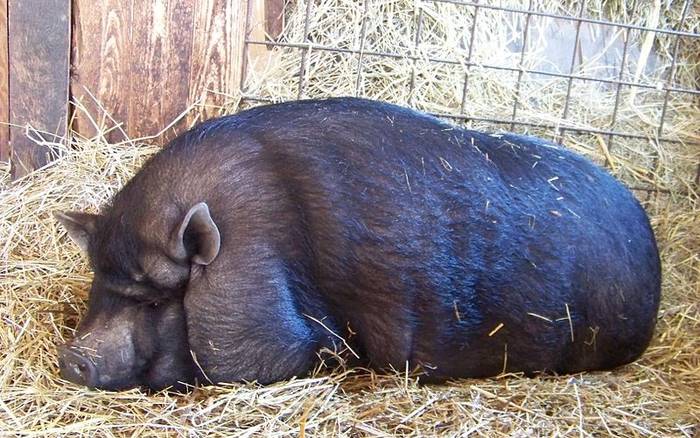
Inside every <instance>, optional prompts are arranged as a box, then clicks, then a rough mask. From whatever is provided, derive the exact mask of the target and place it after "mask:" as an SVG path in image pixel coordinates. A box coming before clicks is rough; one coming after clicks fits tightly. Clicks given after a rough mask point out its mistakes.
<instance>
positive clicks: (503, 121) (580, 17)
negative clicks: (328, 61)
mask: <svg viewBox="0 0 700 438" xmlns="http://www.w3.org/2000/svg"><path fill="white" fill-rule="evenodd" d="M371 1H372V0H364V1H363V2H362V3H363V5H360V4H358V8H360V7H362V8H363V18H362V24H361V29H360V36H359V44H358V46H357V47H356V48H343V47H332V46H327V45H323V44H316V43H314V42H312V41H310V39H309V31H310V17H311V10H312V7H313V1H312V0H308V1H307V2H306V9H305V16H304V40H303V41H299V42H280V41H270V40H265V41H260V40H255V39H251V38H250V36H249V35H246V40H245V47H244V51H245V52H246V53H245V54H244V55H245V56H246V57H247V51H248V49H249V47H250V46H251V45H265V46H267V47H281V48H290V49H297V50H299V51H301V61H300V66H299V74H298V78H299V79H298V90H297V98H298V99H301V98H303V97H304V91H305V88H306V85H307V82H308V79H309V78H308V75H307V72H306V64H307V59H308V56H309V54H310V53H311V51H322V52H331V53H338V54H352V55H357V56H358V67H357V73H356V80H355V87H354V94H355V96H358V97H359V96H361V83H362V69H363V60H364V58H365V57H367V56H376V57H387V58H394V59H405V60H410V61H412V62H413V63H416V62H418V61H419V60H420V61H427V62H430V63H435V64H446V65H458V66H463V67H464V68H465V73H464V81H463V85H462V89H463V93H462V100H461V104H460V111H459V112H457V113H435V112H432V113H431V114H432V115H434V116H437V117H441V118H447V119H453V120H459V121H464V122H469V121H476V122H485V123H492V124H495V125H507V126H509V127H510V129H511V130H514V129H515V128H516V127H517V126H519V127H533V128H540V129H546V130H550V131H551V132H552V133H553V137H554V139H555V141H557V142H559V143H561V142H562V140H563V136H564V134H565V133H573V134H599V135H604V136H606V137H607V143H608V149H609V151H611V150H612V147H613V141H614V139H615V138H616V137H617V138H627V139H643V140H649V136H648V135H642V134H639V133H635V132H626V131H620V130H617V129H616V125H617V120H618V110H619V106H620V96H621V90H622V89H623V87H631V88H638V89H642V90H655V91H659V92H663V94H664V98H663V104H662V109H661V115H660V118H659V120H658V123H657V127H656V138H654V139H651V140H653V141H656V142H658V143H680V141H679V140H677V139H674V138H669V137H665V136H664V135H663V128H664V123H665V122H666V116H667V109H668V103H669V100H670V98H671V97H672V96H674V95H677V96H681V95H685V96H694V97H695V98H700V89H690V88H683V87H678V86H675V85H674V79H675V75H676V70H677V64H676V60H677V55H678V48H679V45H680V41H681V38H691V39H697V38H700V33H693V32H687V31H683V30H682V29H683V25H684V23H685V21H686V19H687V17H688V14H689V13H691V10H692V3H693V2H692V0H684V3H683V9H682V12H681V17H680V20H679V21H678V24H677V26H676V27H675V28H673V29H667V28H655V27H646V26H641V25H635V24H628V23H620V22H613V21H607V20H601V19H594V18H588V17H585V16H584V12H585V10H586V1H585V0H582V1H581V3H580V5H579V9H578V11H577V14H576V15H575V16H574V15H562V14H556V13H550V12H544V11H537V10H533V8H532V6H533V0H528V7H527V9H521V8H514V7H508V6H499V5H492V4H487V3H480V2H479V0H475V1H466V0H423V2H422V3H448V4H453V5H458V6H460V7H465V8H472V10H473V14H474V15H473V17H474V19H473V22H472V25H471V29H470V34H469V35H470V36H469V46H468V49H467V56H466V59H460V60H453V59H446V58H439V57H430V56H428V57H426V56H417V55H414V54H411V53H405V54H399V53H392V52H385V51H373V50H366V49H365V42H366V36H367V35H366V31H367V20H368V18H369V17H368V8H369V5H370V3H371ZM480 10H494V11H503V12H509V13H513V14H520V15H523V16H524V17H525V24H524V30H523V42H522V49H521V53H520V65H519V66H517V67H512V66H503V65H495V64H489V63H483V62H475V61H474V60H473V59H472V53H473V47H474V36H475V29H476V27H477V23H478V15H479V11H480ZM423 11H424V9H423V8H418V18H417V26H416V33H415V38H414V47H413V49H414V52H415V51H417V49H418V47H419V45H420V41H421V31H422V28H423V19H424V12H423ZM533 16H537V17H547V18H552V19H558V20H567V21H572V22H574V25H575V28H576V33H575V37H574V47H573V50H572V53H571V62H570V66H569V71H568V73H560V72H554V71H545V70H541V69H532V68H530V69H529V68H525V67H524V66H523V61H524V59H525V51H526V47H527V42H528V41H527V38H528V29H529V25H530V18H531V17H533ZM249 18H250V16H249V17H248V19H249ZM582 23H588V24H592V25H598V26H610V27H612V28H616V29H622V30H623V32H624V39H623V50H622V56H621V61H620V66H619V68H618V69H617V70H618V74H617V77H616V78H615V79H611V78H599V77H592V76H587V75H580V74H575V73H574V71H575V68H576V59H577V51H578V50H579V44H580V30H581V25H582ZM246 26H248V24H246ZM631 31H644V32H653V33H655V34H661V35H668V36H672V37H673V38H674V41H673V44H672V46H673V52H672V59H671V66H670V69H669V73H668V75H667V77H666V79H665V80H664V81H663V84H662V85H660V84H659V83H651V82H644V81H641V80H635V81H629V80H624V79H623V77H624V67H625V65H626V62H627V56H628V49H629V43H630V39H631V38H630V32H631ZM475 66H478V67H479V68H481V69H485V70H494V71H507V72H513V73H517V82H516V84H515V94H514V98H513V104H512V111H511V114H510V117H508V118H494V117H480V116H476V115H473V114H469V115H468V114H466V111H465V104H466V101H467V92H468V89H469V78H470V74H469V72H470V69H471V68H472V67H475ZM244 69H245V67H244ZM525 74H531V75H541V76H543V77H551V78H560V79H566V80H567V88H566V90H567V91H566V97H565V101H564V108H563V112H562V114H561V120H562V121H564V122H566V121H567V120H568V116H569V107H570V101H571V89H572V84H573V81H574V80H580V81H590V82H593V83H598V84H606V85H612V86H614V87H615V104H614V107H613V112H612V115H611V123H610V125H609V128H608V129H598V128H591V127H580V126H562V124H561V123H557V124H552V123H543V122H542V123H541V122H532V121H525V120H520V119H518V102H519V101H520V89H521V84H522V81H523V76H524V75H525ZM245 75H246V71H244V72H243V75H242V76H243V78H242V81H241V85H243V84H244V83H245ZM415 88H416V77H415V69H413V70H412V74H411V79H410V90H409V101H408V104H409V105H411V104H412V98H413V95H414V90H415ZM242 100H243V101H245V100H248V101H253V102H272V99H270V98H265V97H261V96H255V95H247V94H245V92H244V93H243V95H242ZM686 143H687V142H686ZM698 146H699V147H700V143H698ZM605 164H606V166H609V165H610V163H609V162H608V160H607V158H606V162H605ZM695 182H696V184H700V163H698V166H697V171H696V176H695ZM632 188H633V189H634V190H642V191H646V192H649V193H653V192H657V193H665V194H669V193H671V192H670V191H669V190H665V189H661V188H658V187H656V186H635V187H632Z"/></svg>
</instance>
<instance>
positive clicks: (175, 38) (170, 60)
mask: <svg viewBox="0 0 700 438" xmlns="http://www.w3.org/2000/svg"><path fill="white" fill-rule="evenodd" d="M168 23H169V37H168V48H167V53H168V55H167V56H166V57H165V63H164V65H163V69H164V78H165V82H164V83H165V87H164V94H163V97H162V101H163V109H162V114H161V126H160V129H163V128H165V126H166V125H167V124H169V123H170V122H172V121H173V120H174V119H175V118H176V117H177V116H179V115H180V114H181V113H182V112H183V111H185V110H186V109H187V108H188V107H189V106H190V105H191V104H192V102H191V101H190V100H189V95H190V84H189V81H188V79H189V75H190V63H191V60H192V39H193V38H192V29H193V26H194V4H193V3H192V2H188V1H177V0H175V1H170V2H169V3H168ZM187 122H188V119H187V118H186V119H183V120H182V121H181V122H180V123H178V124H177V125H175V126H173V127H172V128H171V129H169V130H168V132H166V133H165V134H164V136H163V142H167V141H169V140H171V139H172V138H174V137H175V136H176V135H177V134H179V133H180V132H182V131H183V130H184V129H185V128H187Z"/></svg>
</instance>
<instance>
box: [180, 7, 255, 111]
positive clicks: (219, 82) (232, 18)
mask: <svg viewBox="0 0 700 438" xmlns="http://www.w3.org/2000/svg"><path fill="white" fill-rule="evenodd" d="M247 3H248V2H247V1H243V0H240V1H237V0H209V1H201V2H197V4H196V6H195V10H194V28H193V32H192V35H193V37H194V41H193V46H192V64H191V69H190V78H189V82H190V101H191V102H195V101H202V102H203V103H204V104H205V105H206V108H205V109H204V111H203V115H204V117H211V116H215V115H217V114H218V113H219V112H220V107H221V105H222V104H223V103H224V102H225V100H226V99H227V98H229V97H233V96H237V95H238V93H239V90H240V82H241V73H242V62H243V44H244V42H245V17H246V12H247V9H248V4H247ZM210 91H214V92H215V93H211V92H210Z"/></svg>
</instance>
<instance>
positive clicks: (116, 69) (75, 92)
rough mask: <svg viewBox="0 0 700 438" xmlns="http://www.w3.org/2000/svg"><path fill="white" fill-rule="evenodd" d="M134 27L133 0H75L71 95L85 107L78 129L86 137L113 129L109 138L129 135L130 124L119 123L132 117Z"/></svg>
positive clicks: (79, 112)
mask: <svg viewBox="0 0 700 438" xmlns="http://www.w3.org/2000/svg"><path fill="white" fill-rule="evenodd" d="M130 28H131V4H130V2H129V1H124V0H102V1H99V2H95V1H94V0H73V43H72V44H73V65H72V68H71V94H72V96H71V97H72V99H73V100H74V101H75V102H77V106H78V107H79V108H78V109H77V110H76V111H75V114H74V120H73V125H72V129H73V130H75V131H76V132H77V133H79V134H81V135H83V136H85V137H88V138H89V137H93V136H94V135H95V134H96V133H97V132H98V131H99V132H104V131H105V129H107V130H109V132H108V133H107V135H106V138H107V140H108V141H121V140H124V137H125V135H124V133H123V132H124V131H123V130H125V129H126V127H125V126H123V127H122V128H121V129H115V124H116V123H123V122H125V121H126V119H127V115H128V106H129V105H128V104H129V102H128V100H127V99H126V97H128V91H129V90H130V85H131V78H130V75H129V74H128V73H129V68H128V67H129V59H130V58H131V57H137V56H138V55H137V54H133V53H131V46H130ZM95 99H97V101H98V102H99V105H98V104H97V103H96V102H95ZM100 106H102V107H103V108H104V110H103V109H101V108H100ZM105 110H106V112H107V113H108V114H109V117H107V116H106V115H105V114H104V111H105Z"/></svg>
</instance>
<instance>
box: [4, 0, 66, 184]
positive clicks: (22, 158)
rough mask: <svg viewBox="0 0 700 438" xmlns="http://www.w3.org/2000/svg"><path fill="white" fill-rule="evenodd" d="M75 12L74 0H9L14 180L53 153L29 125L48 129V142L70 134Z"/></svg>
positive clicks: (44, 137)
mask: <svg viewBox="0 0 700 438" xmlns="http://www.w3.org/2000/svg"><path fill="white" fill-rule="evenodd" d="M38 11H41V13H38ZM69 15H70V1H69V0H9V2H8V46H9V55H8V64H9V72H10V73H9V78H10V79H9V87H10V93H9V119H10V123H11V124H12V125H17V127H15V126H13V127H11V128H10V144H11V147H12V158H11V159H12V176H13V178H18V177H21V176H23V175H25V174H26V173H27V172H29V171H31V170H33V169H36V168H38V167H41V166H43V165H44V164H46V163H47V162H48V160H49V157H50V155H51V151H50V149H49V148H47V147H44V146H38V145H37V144H36V143H34V142H33V141H32V140H30V139H29V138H28V137H27V136H26V135H25V129H24V126H31V127H32V128H34V129H36V130H38V131H42V132H43V133H44V134H41V137H42V138H43V139H44V140H47V141H55V140H56V139H57V138H62V137H64V136H65V134H66V123H67V114H68V66H69V51H70V20H69ZM37 134H38V133H37Z"/></svg>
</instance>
